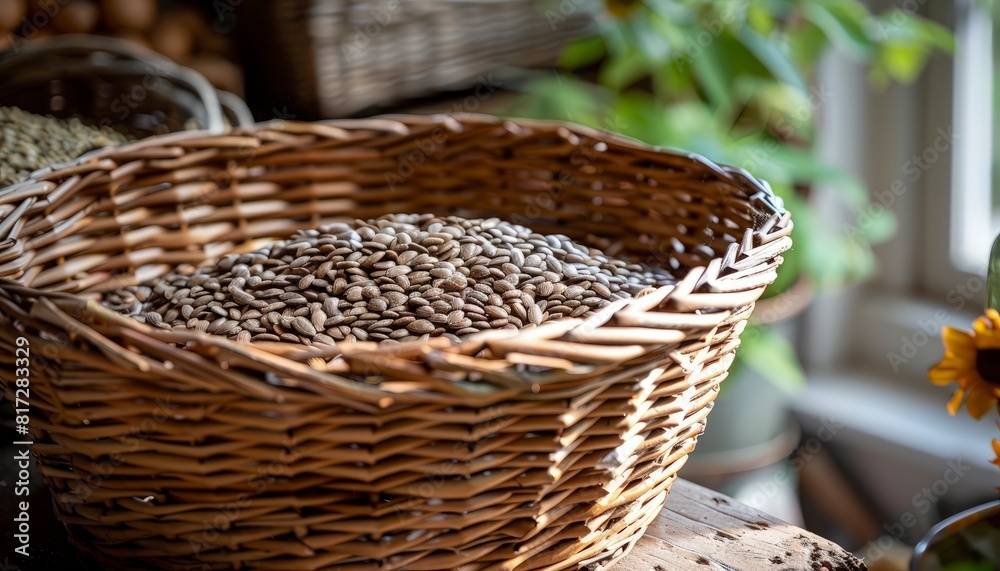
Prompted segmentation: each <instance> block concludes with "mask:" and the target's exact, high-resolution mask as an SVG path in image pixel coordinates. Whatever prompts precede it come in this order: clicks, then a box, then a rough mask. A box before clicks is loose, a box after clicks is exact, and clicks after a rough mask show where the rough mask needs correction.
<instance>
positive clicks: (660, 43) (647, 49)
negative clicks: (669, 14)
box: [632, 14, 676, 67]
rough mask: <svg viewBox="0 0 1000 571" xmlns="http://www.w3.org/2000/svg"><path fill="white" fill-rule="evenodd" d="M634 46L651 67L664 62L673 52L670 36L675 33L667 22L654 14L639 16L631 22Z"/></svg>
mask: <svg viewBox="0 0 1000 571" xmlns="http://www.w3.org/2000/svg"><path fill="white" fill-rule="evenodd" d="M632 31H633V33H634V34H635V40H636V46H637V47H638V48H639V50H640V51H641V52H642V54H643V55H644V56H645V58H646V60H647V61H648V62H649V63H650V64H652V66H653V67H655V66H659V65H663V64H665V63H666V62H667V61H668V60H669V59H670V55H671V53H672V52H673V47H672V46H671V44H670V40H671V37H674V36H675V35H676V34H674V33H673V30H671V29H670V26H669V23H667V22H665V21H663V20H662V19H661V18H659V17H658V16H656V15H655V14H653V15H650V16H649V17H648V18H639V19H636V21H635V22H634V23H633V24H632Z"/></svg>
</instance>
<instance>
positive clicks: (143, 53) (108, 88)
mask: <svg viewBox="0 0 1000 571" xmlns="http://www.w3.org/2000/svg"><path fill="white" fill-rule="evenodd" d="M0 105H3V106H8V107H18V108H20V109H23V110H25V111H28V112H31V113H35V114H38V115H52V116H54V117H58V118H69V117H78V118H79V119H80V120H81V121H82V122H83V123H85V124H89V125H98V126H106V127H112V128H114V129H116V130H118V131H120V132H122V133H125V134H127V135H129V136H131V137H133V138H144V137H148V136H150V135H159V134H165V133H171V132H176V131H182V130H188V129H206V130H208V131H209V132H211V133H213V134H221V133H223V132H225V131H226V130H227V129H228V128H229V127H230V126H234V125H243V126H246V125H249V124H251V123H253V117H252V116H251V114H250V111H249V110H248V109H247V106H246V104H245V103H243V101H242V100H241V99H240V98H239V97H237V96H235V95H233V94H231V93H228V92H223V91H218V90H216V89H215V88H214V87H212V85H211V84H210V83H209V82H208V80H206V79H205V78H204V77H203V76H202V75H201V74H199V73H197V72H195V71H194V70H192V69H189V68H186V67H183V66H181V65H178V64H177V63H174V62H173V61H171V60H169V59H167V58H165V57H163V56H161V55H160V54H158V53H156V52H154V51H152V50H150V49H147V48H144V47H142V46H140V45H137V44H135V43H132V42H128V41H125V40H119V39H115V38H108V37H102V36H88V35H64V36H56V37H53V38H48V39H45V40H39V41H34V42H30V43H26V44H24V45H21V46H20V47H19V48H18V49H16V50H9V51H7V52H4V53H3V54H2V55H0Z"/></svg>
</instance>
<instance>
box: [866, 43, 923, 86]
mask: <svg viewBox="0 0 1000 571" xmlns="http://www.w3.org/2000/svg"><path fill="white" fill-rule="evenodd" d="M929 55H930V49H929V48H928V47H927V46H926V45H924V44H919V43H904V42H893V43H890V44H885V45H883V46H882V50H881V53H880V54H879V58H878V65H880V66H881V67H882V69H883V70H885V73H886V75H887V76H888V77H890V78H892V79H894V80H896V81H898V82H900V83H911V82H913V80H915V79H916V78H917V76H918V75H920V72H921V70H923V69H924V64H926V63H927V57H928V56H929Z"/></svg>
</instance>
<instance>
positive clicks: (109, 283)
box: [0, 116, 792, 571]
mask: <svg viewBox="0 0 1000 571" xmlns="http://www.w3.org/2000/svg"><path fill="white" fill-rule="evenodd" d="M389 212H435V213H438V214H458V215H463V216H479V215H484V214H489V215H498V216H501V217H504V218H507V219H509V220H512V221H515V222H521V223H527V224H530V225H531V226H532V227H533V228H534V229H535V230H537V231H541V232H549V233H551V232H562V233H566V234H567V235H569V236H570V237H571V238H574V239H576V240H581V241H584V242H587V243H590V244H593V245H597V246H601V247H606V248H611V247H612V243H615V242H617V243H619V244H620V247H621V250H620V252H619V253H618V255H619V256H628V257H632V258H637V259H644V260H653V261H658V262H662V263H663V264H667V265H669V266H671V267H673V268H675V271H676V272H677V275H678V276H679V277H681V279H680V280H679V282H678V283H677V284H676V285H673V286H666V287H662V288H660V289H657V290H655V291H654V292H653V293H650V294H649V295H645V296H642V297H638V298H635V299H632V300H628V301H624V300H623V301H620V302H615V303H614V304H612V305H610V306H608V307H607V308H605V309H604V310H601V311H600V312H598V313H597V314H595V315H593V316H591V317H590V318H587V319H566V320H561V321H556V322H552V323H550V324H544V325H542V326H540V327H537V328H533V329H524V330H521V331H509V330H508V331H502V330H501V331H492V332H484V333H481V334H476V335H473V336H471V337H468V338H467V340H465V341H464V342H463V343H461V344H458V345H453V344H451V343H450V342H448V341H447V340H444V339H440V338H439V339H436V340H435V339H432V340H431V341H430V342H428V343H426V344H421V343H412V344H403V345H402V346H401V347H402V348H397V349H394V350H392V351H389V350H386V349H385V348H382V349H380V348H379V346H378V345H375V344H372V343H355V344H346V345H340V346H338V347H336V348H329V347H328V348H326V349H319V348H316V347H313V348H309V347H304V346H303V347H299V346H292V345H288V344H263V343H261V344H254V345H239V344H236V343H234V342H230V341H229V340H227V339H225V338H222V337H216V336H209V335H206V334H202V333H199V332H197V331H166V330H160V329H153V328H150V327H148V326H146V325H143V324H140V323H138V322H136V321H134V320H132V319H130V318H125V317H122V316H119V315H118V314H115V313H112V312H110V311H109V310H107V309H104V308H103V307H102V306H100V305H99V304H97V303H95V302H94V301H93V300H94V299H95V296H96V295H97V292H99V291H101V290H102V289H107V288H110V287H117V286H121V285H123V284H128V283H133V282H134V281H136V280H145V279H149V278H151V277H153V276H155V275H159V274H161V273H163V272H164V271H165V270H166V269H167V268H168V267H170V266H172V265H176V264H183V263H190V264H198V263H202V262H204V261H206V260H210V259H212V258H215V257H217V256H219V255H221V254H224V253H227V252H231V251H234V250H236V249H240V248H248V247H251V245H250V244H248V243H247V242H248V241H250V240H253V239H257V238H265V237H267V238H271V237H279V236H280V237H283V236H287V235H289V234H290V233H292V232H293V231H294V230H295V229H298V228H303V227H315V226H317V225H319V224H322V223H327V222H331V221H334V220H343V219H345V218H347V219H350V218H352V217H362V218H364V217H373V216H377V215H380V214H383V213H389ZM791 229H792V224H791V221H790V218H789V215H788V214H787V213H786V212H785V211H784V210H783V208H782V207H781V205H780V201H777V200H776V199H775V198H774V196H773V195H772V194H771V192H770V190H769V189H768V187H767V185H766V184H764V183H761V182H759V181H757V180H756V179H754V178H752V177H751V176H749V175H748V174H746V173H745V172H744V171H742V170H738V169H732V168H728V167H719V166H716V165H714V164H712V163H711V162H708V161H707V160H705V159H703V158H700V157H698V156H695V155H681V154H672V153H667V152H662V151H658V150H655V149H652V148H650V147H646V146H643V145H641V144H638V143H634V142H631V141H627V140H624V139H620V138H616V137H613V136H610V135H607V134H603V133H599V132H596V131H592V130H588V129H585V128H582V127H577V126H572V125H567V124H555V123H543V122H529V121H517V122H512V121H501V120H498V119H495V118H491V117H484V116H456V117H447V116H437V117H383V118H375V119H370V120H356V121H337V122H331V123H317V124H305V123H274V124H267V125H261V126H258V127H256V128H253V129H248V130H239V131H236V132H234V133H232V134H230V135H227V136H220V137H212V136H205V135H200V134H197V133H177V134H172V135H165V136H162V137H155V138H151V139H146V140H143V141H140V142H138V143H135V144H132V145H130V146H126V147H120V148H115V149H106V150H103V151H100V152H99V154H95V155H92V156H90V157H89V158H87V159H86V160H81V162H80V164H79V165H77V166H72V167H69V168H65V169H63V170H60V171H56V172H49V173H43V174H41V175H40V176H38V177H37V179H36V180H33V181H30V182H27V183H23V184H20V185H17V186H12V187H8V188H7V189H4V190H2V191H0V363H3V367H2V368H0V376H2V380H3V387H4V392H5V395H6V396H7V397H8V398H13V397H15V380H14V371H15V369H14V362H15V361H14V360H15V357H16V354H15V346H16V345H17V343H16V341H15V340H16V338H18V337H23V338H25V339H26V340H27V341H28V342H29V344H30V345H29V347H30V359H31V361H30V363H31V364H30V367H31V371H30V374H31V376H30V379H31V395H30V396H31V419H30V420H31V429H32V433H31V435H32V437H33V439H34V441H35V445H34V446H33V447H32V450H33V452H34V454H35V456H36V458H37V459H38V467H39V469H40V470H41V472H42V474H43V475H44V478H45V481H46V482H47V484H48V485H49V486H50V487H51V489H52V491H53V495H54V497H55V504H56V507H57V509H58V512H59V513H58V515H59V517H60V518H61V519H62V520H63V521H64V522H65V523H66V524H67V527H68V529H69V532H70V535H71V538H72V540H73V541H74V542H75V543H76V544H77V545H78V546H79V547H81V548H82V549H84V550H86V551H87V552H89V553H91V554H93V555H94V556H96V557H97V558H99V559H100V560H101V561H102V562H103V563H104V564H106V565H108V566H111V567H117V568H125V569H129V568H131V569H135V568H164V569H166V568H170V569H177V568H185V569H235V568H252V569H274V570H282V571H287V570H294V569H338V570H348V571H351V570H375V569H380V570H396V569H414V570H443V569H461V570H487V569H489V570H518V571H523V570H528V569H550V570H554V569H575V568H584V567H586V568H589V569H603V568H606V567H607V566H608V565H610V564H611V563H612V562H613V561H615V560H616V559H617V558H619V557H621V556H622V555H624V554H625V553H626V552H627V551H628V550H629V548H630V547H631V546H632V545H633V544H634V543H635V541H636V540H637V539H638V538H639V537H640V536H641V535H642V533H643V532H644V530H645V528H646V526H647V525H648V524H649V523H650V521H652V519H653V518H654V517H655V516H656V515H657V513H658V512H659V511H660V509H661V508H662V506H663V504H664V501H665V499H666V495H667V491H668V490H669V488H670V484H671V483H672V482H673V480H674V478H675V475H676V473H677V471H678V469H680V467H681V466H682V465H683V464H684V461H685V458H686V456H687V454H688V453H689V452H690V451H691V450H692V449H693V448H694V445H695V439H696V437H697V435H698V434H700V433H701V431H702V429H703V427H704V423H705V417H706V416H707V415H708V413H709V411H710V410H711V408H712V401H713V399H714V397H715V395H716V393H717V392H718V384H719V382H720V381H721V380H722V379H723V378H724V377H725V376H726V371H727V368H728V366H729V364H730V363H731V362H732V359H733V350H734V349H735V348H736V347H737V345H738V344H739V340H738V335H739V333H740V332H741V331H742V329H743V327H744V325H745V321H746V319H747V317H748V316H749V315H750V312H751V310H752V309H753V307H754V302H755V300H756V299H757V298H758V296H759V295H760V294H761V292H762V291H763V289H764V287H765V286H766V285H767V284H769V283H771V281H772V280H773V279H774V278H775V275H776V270H777V267H778V265H779V264H780V262H781V257H780V254H781V252H783V251H784V250H786V249H787V248H789V247H790V245H791V239H790V238H789V233H790V232H791ZM22 343H23V341H22ZM185 345H186V347H185Z"/></svg>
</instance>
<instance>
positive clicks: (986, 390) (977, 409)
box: [965, 384, 997, 419]
mask: <svg viewBox="0 0 1000 571" xmlns="http://www.w3.org/2000/svg"><path fill="white" fill-rule="evenodd" d="M996 404H997V399H996V397H994V396H993V391H992V390H990V387H989V386H988V385H985V384H980V385H976V386H974V387H972V390H971V391H969V398H968V399H967V400H966V401H965V408H966V409H967V410H968V411H969V414H970V415H972V418H975V419H980V418H982V417H983V415H984V414H986V412H987V411H988V410H990V409H991V408H993V407H994V406H996Z"/></svg>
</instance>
